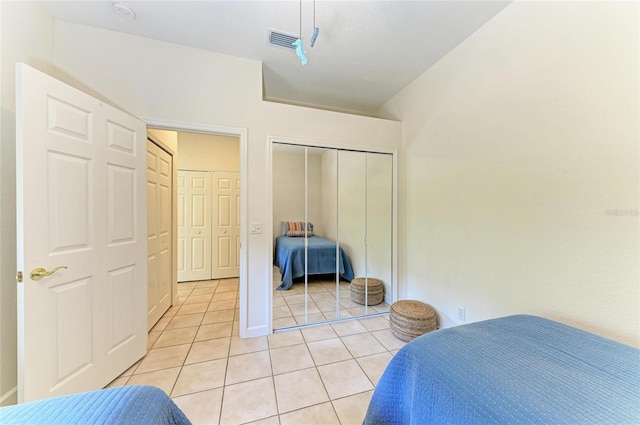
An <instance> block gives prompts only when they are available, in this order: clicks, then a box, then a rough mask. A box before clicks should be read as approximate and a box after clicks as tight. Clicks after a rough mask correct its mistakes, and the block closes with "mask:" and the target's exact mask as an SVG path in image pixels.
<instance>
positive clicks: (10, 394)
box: [0, 387, 18, 406]
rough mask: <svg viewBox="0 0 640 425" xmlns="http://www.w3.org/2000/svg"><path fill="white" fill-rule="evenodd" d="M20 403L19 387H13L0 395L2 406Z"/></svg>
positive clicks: (0, 404)
mask: <svg viewBox="0 0 640 425" xmlns="http://www.w3.org/2000/svg"><path fill="white" fill-rule="evenodd" d="M12 404H18V387H13V388H11V389H10V390H9V391H7V392H6V393H4V394H2V397H0V406H10V405H12Z"/></svg>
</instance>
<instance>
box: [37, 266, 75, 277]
mask: <svg viewBox="0 0 640 425" xmlns="http://www.w3.org/2000/svg"><path fill="white" fill-rule="evenodd" d="M67 268H68V267H67V266H59V267H56V268H55V269H53V270H49V271H47V270H46V269H44V268H43V267H36V268H35V269H33V270H31V274H30V276H31V280H40V279H42V278H43V277H47V276H51V275H52V274H54V273H55V272H57V271H58V270H60V269H67Z"/></svg>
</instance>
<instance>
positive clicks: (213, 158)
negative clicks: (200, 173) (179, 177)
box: [177, 131, 240, 172]
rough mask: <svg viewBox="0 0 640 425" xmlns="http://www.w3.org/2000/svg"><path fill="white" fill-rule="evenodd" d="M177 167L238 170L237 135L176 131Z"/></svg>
mask: <svg viewBox="0 0 640 425" xmlns="http://www.w3.org/2000/svg"><path fill="white" fill-rule="evenodd" d="M177 137H178V168H179V169H181V170H204V171H230V172H238V171H240V142H239V140H238V138H237V137H232V136H221V135H216V134H201V133H189V132H182V131H181V132H178V134H177Z"/></svg>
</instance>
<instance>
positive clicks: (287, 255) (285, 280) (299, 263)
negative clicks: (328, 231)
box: [274, 235, 354, 290]
mask: <svg viewBox="0 0 640 425" xmlns="http://www.w3.org/2000/svg"><path fill="white" fill-rule="evenodd" d="M305 239H306V240H308V241H309V243H308V249H307V274H309V275H314V274H329V273H335V272H336V243H335V242H332V241H330V240H328V239H325V238H322V237H320V236H316V235H312V236H308V237H307V238H305V237H304V236H302V237H301V236H296V237H291V236H278V237H277V238H276V248H275V256H274V263H275V265H276V266H277V267H278V268H279V269H280V274H281V275H282V283H281V285H280V286H278V289H279V290H287V289H290V288H291V286H292V285H293V279H295V278H297V277H301V276H304V275H305V264H304V262H305ZM339 257H340V260H339V263H338V265H339V271H340V277H341V278H343V279H345V280H348V281H351V280H352V279H353V277H354V276H353V269H352V267H351V262H350V261H349V257H348V256H347V254H346V253H345V252H344V250H343V249H342V248H340V254H339Z"/></svg>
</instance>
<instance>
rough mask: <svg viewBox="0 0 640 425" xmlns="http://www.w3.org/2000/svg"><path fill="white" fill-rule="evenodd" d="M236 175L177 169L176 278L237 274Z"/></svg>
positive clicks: (191, 278)
mask: <svg viewBox="0 0 640 425" xmlns="http://www.w3.org/2000/svg"><path fill="white" fill-rule="evenodd" d="M239 204H240V176H239V174H238V173H222V172H209V171H187V170H179V171H178V281H180V282H185V281H193V280H208V279H222V278H229V277H238V276H239V275H240V267H239V263H240V260H239V258H240V242H239V240H240V220H239V211H240V208H239Z"/></svg>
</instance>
